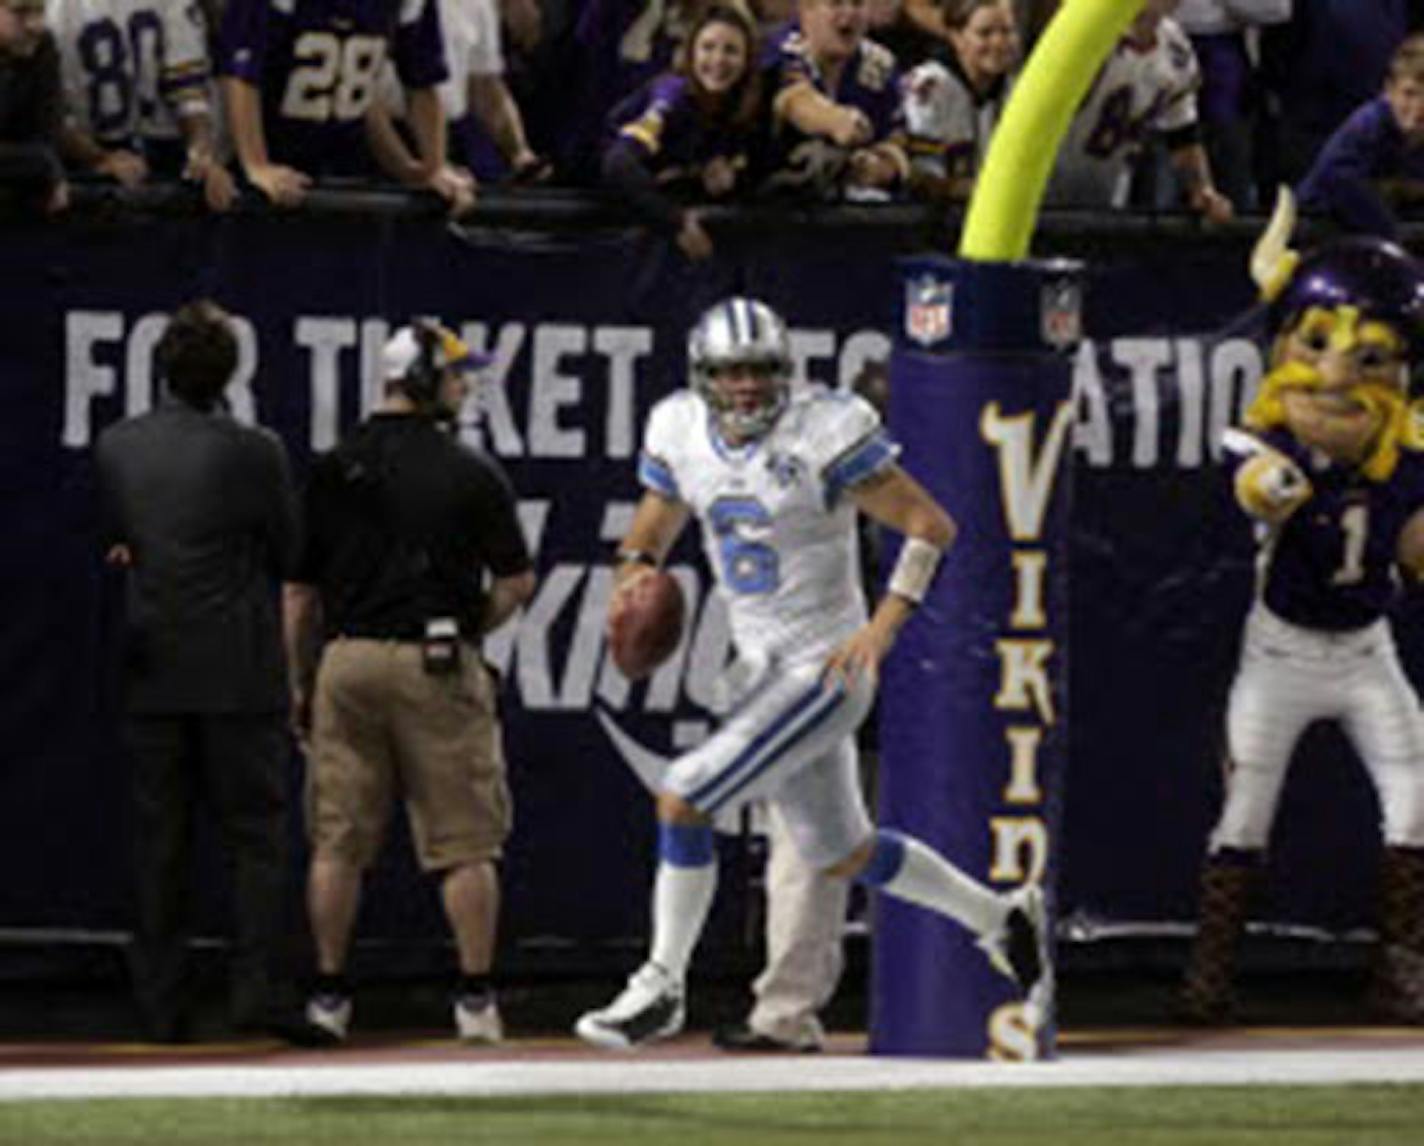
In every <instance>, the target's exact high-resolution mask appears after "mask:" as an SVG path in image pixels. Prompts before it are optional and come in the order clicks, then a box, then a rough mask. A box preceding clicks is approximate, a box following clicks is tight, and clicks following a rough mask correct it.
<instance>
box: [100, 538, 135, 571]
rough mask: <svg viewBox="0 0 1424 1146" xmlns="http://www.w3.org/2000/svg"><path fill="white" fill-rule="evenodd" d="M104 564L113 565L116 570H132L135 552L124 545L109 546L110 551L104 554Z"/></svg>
mask: <svg viewBox="0 0 1424 1146" xmlns="http://www.w3.org/2000/svg"><path fill="white" fill-rule="evenodd" d="M104 564H105V565H112V566H113V567H114V568H115V569H129V568H132V567H133V550H132V549H130V548H129V547H128V546H127V545H124V544H122V543H121V544H118V545H111V546H109V551H108V552H107V553H105V554H104Z"/></svg>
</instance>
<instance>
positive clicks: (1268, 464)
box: [1180, 192, 1424, 1024]
mask: <svg viewBox="0 0 1424 1146" xmlns="http://www.w3.org/2000/svg"><path fill="white" fill-rule="evenodd" d="M1293 223H1294V206H1293V203H1292V202H1291V200H1290V196H1289V194H1288V193H1285V192H1283V193H1282V197H1281V202H1280V204H1279V205H1278V207H1277V210H1276V214H1275V217H1274V218H1273V219H1272V221H1271V224H1270V226H1269V227H1268V228H1267V230H1266V233H1265V234H1264V235H1263V237H1262V239H1261V241H1260V243H1258V245H1257V248H1256V251H1255V253H1254V254H1253V256H1252V263H1251V269H1252V274H1253V277H1254V278H1255V279H1256V281H1257V283H1258V284H1259V285H1260V287H1261V292H1262V296H1263V298H1264V299H1265V301H1266V303H1267V304H1268V311H1267V314H1268V322H1269V326H1270V330H1271V334H1272V337H1273V339H1274V341H1273V344H1272V347H1271V351H1270V364H1269V371H1268V373H1267V375H1266V377H1265V378H1264V379H1263V381H1262V384H1261V388H1260V391H1259V393H1258V395H1257V397H1256V399H1255V401H1254V402H1253V403H1252V405H1251V406H1250V408H1249V409H1248V410H1247V412H1246V415H1245V418H1244V425H1243V426H1242V427H1239V428H1233V429H1230V430H1228V431H1226V435H1225V441H1224V445H1225V450H1226V457H1227V461H1228V464H1229V465H1230V467H1231V469H1232V473H1233V481H1234V491H1235V496H1236V501H1237V503H1238V504H1239V505H1240V507H1241V509H1242V510H1244V511H1245V513H1246V514H1248V515H1249V516H1250V517H1251V519H1252V520H1253V522H1254V523H1255V526H1256V529H1257V533H1258V537H1259V539H1260V554H1259V560H1258V581H1257V591H1256V596H1255V600H1254V603H1253V605H1252V608H1251V611H1250V614H1249V616H1248V617H1247V621H1246V629H1245V634H1244V637H1243V641H1242V651H1241V662H1240V664H1239V666H1238V669H1237V674H1236V678H1235V680H1234V682H1233V684H1232V688H1231V696H1230V700H1229V703H1228V708H1227V729H1226V731H1227V750H1228V760H1227V775H1226V795H1225V801H1224V805H1223V808H1222V811H1221V816H1220V819H1219V820H1218V821H1217V824H1216V827H1215V829H1214V830H1213V831H1212V835H1211V838H1210V841H1209V844H1208V854H1207V858H1206V862H1205V866H1204V869H1203V872H1202V878H1201V904H1200V911H1199V926H1198V931H1197V936H1196V941H1195V944H1194V946H1193V948H1192V953H1191V959H1190V964H1189V966H1188V969H1187V975H1186V979H1185V982H1184V984H1183V987H1182V992H1181V997H1180V1005H1181V1012H1182V1015H1183V1017H1184V1018H1186V1019H1188V1020H1191V1021H1195V1022H1200V1023H1208V1024H1214V1023H1220V1022H1225V1021H1229V1020H1230V1018H1231V1017H1232V1012H1233V1003H1234V1001H1233V994H1232V978H1233V974H1232V972H1233V964H1234V956H1235V950H1236V946H1237V941H1238V939H1239V937H1240V934H1241V930H1242V927H1243V925H1244V922H1245V919H1246V913H1247V909H1248V906H1249V901H1250V898H1251V894H1252V890H1253V888H1254V887H1255V886H1256V884H1257V883H1258V882H1259V880H1260V874H1261V870H1262V866H1263V865H1262V859H1263V856H1264V854H1265V848H1266V845H1267V840H1268V836H1269V834H1270V828H1271V822H1272V819H1273V817H1274V815H1275V811H1276V805H1277V802H1278V799H1279V796H1280V792H1281V785H1282V783H1283V781H1284V779H1285V775H1286V769H1287V766H1288V765H1289V762H1290V757H1291V752H1292V750H1293V749H1294V747H1295V744H1296V741H1297V740H1298V739H1299V738H1300V736H1301V734H1302V733H1303V732H1304V731H1305V729H1306V728H1307V727H1308V726H1309V725H1310V724H1311V723H1313V722H1314V721H1316V720H1335V721H1337V722H1339V724H1340V726H1341V727H1342V729H1343V730H1344V732H1345V734H1346V735H1347V736H1348V737H1349V738H1350V740H1351V742H1352V744H1353V745H1354V747H1355V749H1356V751H1357V752H1358V753H1359V755H1360V758H1361V759H1362V761H1363V762H1364V765H1365V767H1366V769H1367V770H1368V772H1369V775H1370V779H1371V781H1372V782H1373V784H1374V787H1375V791H1376V792H1377V794H1378V796H1379V804H1380V818H1381V826H1382V831H1383V836H1384V851H1383V859H1382V865H1381V873H1380V919H1379V931H1380V939H1381V943H1380V952H1379V960H1378V965H1377V974H1376V977H1375V988H1374V998H1375V1003H1376V1005H1377V1007H1378V1008H1379V1009H1380V1011H1381V1012H1382V1013H1383V1014H1384V1015H1385V1016H1386V1017H1389V1018H1392V1019H1395V1020H1400V1021H1405V1022H1410V1023H1421V1022H1424V717H1421V714H1420V708H1419V699H1418V697H1417V696H1416V695H1415V693H1414V691H1413V689H1412V688H1411V686H1410V684H1409V682H1408V680H1407V679H1406V678H1405V675H1404V672H1403V670H1402V669H1401V667H1400V663H1399V657H1398V655H1397V653H1396V650H1395V646H1394V640H1393V637H1392V635H1391V632H1390V629H1389V623H1388V621H1387V619H1386V616H1385V614H1386V613H1387V611H1388V609H1389V608H1390V606H1391V605H1392V603H1393V601H1394V598H1395V595H1396V593H1397V591H1398V586H1399V573H1400V572H1401V571H1403V572H1404V573H1405V574H1406V575H1409V576H1419V575H1424V420H1421V418H1420V417H1419V416H1418V415H1419V410H1418V409H1417V408H1416V407H1415V406H1414V405H1412V404H1411V403H1410V400H1409V379H1410V365H1411V363H1413V362H1416V361H1419V360H1420V357H1421V355H1424V265H1421V264H1420V263H1419V262H1416V261H1415V260H1414V259H1413V258H1411V257H1410V256H1409V255H1407V254H1406V253H1405V252H1404V251H1403V250H1401V249H1400V248H1399V247H1397V246H1395V245H1393V244H1391V243H1386V242H1382V241H1379V240H1376V239H1367V238H1352V239H1343V240H1338V241H1335V242H1331V243H1329V244H1327V245H1325V246H1322V247H1320V248H1319V249H1318V250H1315V251H1313V252H1310V253H1308V254H1306V255H1304V256H1300V255H1297V254H1296V253H1295V252H1294V251H1292V250H1290V248H1289V238H1290V231H1291V229H1292V226H1293Z"/></svg>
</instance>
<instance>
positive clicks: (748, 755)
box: [687, 685, 823, 806]
mask: <svg viewBox="0 0 1424 1146" xmlns="http://www.w3.org/2000/svg"><path fill="white" fill-rule="evenodd" d="M822 693H823V690H822V689H821V686H820V685H817V686H816V687H815V688H813V689H811V690H810V691H809V692H805V693H802V694H801V696H799V697H797V698H796V700H794V701H793V702H792V703H791V704H790V706H789V707H787V708H786V709H785V710H784V711H783V712H782V713H781V714H780V715H779V716H777V718H776V719H775V720H773V721H772V722H771V723H770V724H769V725H767V727H766V728H764V729H762V730H761V732H759V733H757V735H756V736H755V737H753V738H752V740H751V742H750V743H749V744H748V745H747V746H746V747H745V748H743V749H742V750H741V752H739V753H738V754H737V755H736V756H735V757H734V758H733V760H732V762H731V763H730V764H728V765H727V767H725V768H723V769H722V771H721V772H719V773H718V774H717V775H716V776H713V777H712V778H711V779H710V780H708V781H707V782H706V783H704V784H703V785H702V786H701V787H700V788H695V789H693V790H692V791H691V792H689V793H688V797H687V798H688V802H689V803H691V804H693V805H698V806H700V805H699V801H701V800H702V799H703V798H704V797H706V796H709V795H711V793H712V790H713V789H714V788H717V787H719V786H721V785H722V784H725V783H726V782H727V781H728V780H730V779H732V778H733V777H735V776H736V774H737V773H738V772H739V771H740V770H741V769H742V768H744V767H746V766H747V765H748V764H750V763H751V762H752V761H754V760H755V759H756V756H757V754H758V753H759V752H761V750H762V749H763V748H765V747H766V746H767V745H768V744H770V743H771V742H772V741H773V740H775V739H776V738H777V736H779V735H780V734H781V732H782V731H783V730H784V729H785V728H786V727H787V726H788V725H789V724H791V723H793V722H794V721H795V720H796V718H797V717H799V716H800V715H801V714H802V713H803V712H805V711H806V710H807V709H808V708H810V707H811V706H812V705H813V704H815V703H816V698H817V697H818V696H821V695H822Z"/></svg>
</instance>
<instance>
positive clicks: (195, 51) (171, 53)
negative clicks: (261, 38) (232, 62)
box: [46, 0, 234, 211]
mask: <svg viewBox="0 0 1424 1146" xmlns="http://www.w3.org/2000/svg"><path fill="white" fill-rule="evenodd" d="M46 18H47V20H48V22H49V24H50V27H51V28H52V29H53V30H54V34H55V39H56V41H57V42H58V44H59V49H60V66H61V75H62V79H63V83H64V95H65V102H66V105H67V119H66V124H65V129H64V151H65V155H66V157H67V158H68V159H70V160H71V161H72V162H74V163H76V164H77V165H78V166H80V167H81V168H84V169H87V170H90V171H95V172H98V173H100V174H105V175H109V176H112V177H113V178H114V179H116V180H117V181H118V182H119V183H121V184H123V185H124V186H126V187H132V186H135V185H137V184H139V183H142V182H143V181H144V180H145V179H146V178H147V177H148V175H149V173H150V171H154V172H157V173H158V174H163V175H169V176H171V177H174V178H176V177H178V176H179V175H180V174H181V175H182V176H183V177H184V178H187V179H192V180H194V181H195V182H198V183H201V184H202V186H203V192H204V197H205V198H206V200H207V203H208V205H209V206H210V207H212V208H213V209H214V210H217V211H224V210H226V209H227V208H228V207H229V206H231V204H232V200H233V194H234V189H233V182H232V176H231V175H229V174H228V171H227V169H226V168H225V167H224V166H223V165H222V163H221V162H220V161H219V159H218V157H217V147H216V143H215V138H214V128H213V114H212V100H211V98H210V92H209V86H210V69H209V67H208V51H207V45H206V25H205V23H204V19H203V15H202V12H201V11H200V10H199V8H198V6H197V4H196V2H195V0H49V2H48V12H47V17H46Z"/></svg>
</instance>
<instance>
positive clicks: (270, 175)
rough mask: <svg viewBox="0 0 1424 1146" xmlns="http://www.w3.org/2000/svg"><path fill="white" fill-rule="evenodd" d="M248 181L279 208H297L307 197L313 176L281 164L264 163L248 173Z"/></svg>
mask: <svg viewBox="0 0 1424 1146" xmlns="http://www.w3.org/2000/svg"><path fill="white" fill-rule="evenodd" d="M247 181H248V182H249V183H251V184H252V185H253V186H254V187H256V188H257V190H259V191H261V192H262V194H264V195H266V196H267V198H268V199H269V200H271V202H273V203H274V204H276V205H277V206H278V207H295V206H296V205H297V204H298V203H300V202H301V201H302V199H304V198H305V197H306V193H307V188H308V187H310V186H311V176H310V175H306V174H304V173H302V172H300V171H297V170H296V169H295V168H292V167H283V166H282V165H281V164H279V163H264V164H263V165H262V166H261V167H253V168H252V169H251V170H249V171H248V173H247Z"/></svg>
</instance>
